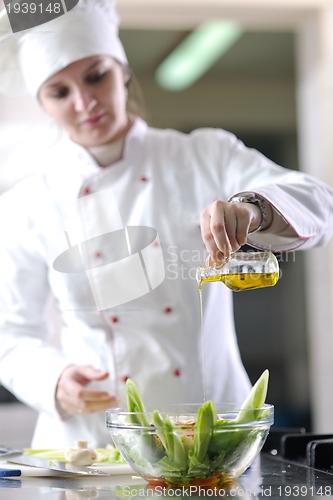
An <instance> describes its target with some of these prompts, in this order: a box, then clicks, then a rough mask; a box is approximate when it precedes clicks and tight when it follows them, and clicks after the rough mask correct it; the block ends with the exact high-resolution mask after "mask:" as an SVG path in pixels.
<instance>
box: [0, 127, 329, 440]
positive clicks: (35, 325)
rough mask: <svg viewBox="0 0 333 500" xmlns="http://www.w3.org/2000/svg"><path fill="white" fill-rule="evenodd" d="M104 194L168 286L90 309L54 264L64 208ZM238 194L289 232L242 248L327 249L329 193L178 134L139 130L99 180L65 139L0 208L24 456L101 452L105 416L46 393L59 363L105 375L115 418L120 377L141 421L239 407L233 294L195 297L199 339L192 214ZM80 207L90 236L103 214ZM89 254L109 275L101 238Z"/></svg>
mask: <svg viewBox="0 0 333 500" xmlns="http://www.w3.org/2000/svg"><path fill="white" fill-rule="evenodd" d="M105 189H111V191H112V197H113V198H112V199H113V201H112V203H113V202H114V201H116V208H117V211H118V212H117V214H116V215H115V217H116V216H117V217H118V216H119V217H120V220H121V222H122V224H123V225H124V227H127V226H133V227H149V228H153V229H154V230H155V231H156V232H157V234H158V238H157V239H156V240H154V246H155V247H156V250H158V251H159V252H162V255H163V261H164V271H165V278H164V279H163V280H162V281H161V283H160V284H159V285H158V286H156V287H153V288H152V289H151V290H150V291H149V292H148V293H146V294H144V295H142V296H138V298H134V299H133V300H130V301H128V302H126V303H123V304H118V305H117V306H115V307H111V308H98V307H96V301H95V300H94V294H93V290H92V286H91V282H90V281H89V280H88V278H87V272H85V270H83V271H81V272H80V271H79V272H77V270H76V271H75V270H74V271H73V270H69V272H61V271H59V269H58V268H57V266H55V264H54V263H55V262H57V259H58V258H59V256H60V255H63V254H66V252H68V251H69V250H70V249H71V245H72V242H71V237H70V236H71V235H73V232H72V233H71V232H70V231H69V230H68V228H69V227H71V224H72V222H73V221H72V218H73V206H74V205H75V206H76V203H77V201H78V200H81V199H82V198H83V197H85V196H87V195H91V194H94V193H99V192H101V191H103V190H105ZM249 191H251V192H256V193H258V194H260V195H261V196H263V197H265V198H266V199H267V200H268V201H269V202H270V203H271V204H272V206H273V207H274V214H275V215H274V216H275V219H276V221H277V226H276V227H278V225H279V224H278V222H279V216H281V219H280V221H281V220H282V221H283V220H285V221H287V222H288V224H289V225H290V226H291V227H292V228H293V230H294V232H295V234H294V237H291V236H290V234H289V236H284V232H283V231H280V233H279V231H278V230H277V232H278V234H271V233H269V232H268V231H262V232H257V233H253V234H252V235H251V239H249V243H250V244H252V245H253V246H255V247H258V248H270V249H274V250H277V251H278V250H293V249H296V248H299V247H302V248H308V247H311V246H314V245H320V244H325V243H326V242H327V241H328V239H329V238H330V237H331V234H332V226H333V224H332V214H333V209H332V208H333V191H332V189H331V188H330V187H328V186H327V185H325V184H324V183H321V182H320V181H317V180H315V179H313V178H312V177H310V176H308V175H306V174H303V173H299V172H294V171H290V170H286V169H283V168H281V167H279V166H277V165H275V164H273V163H272V162H271V161H269V160H268V159H266V158H265V157H263V156H262V155H261V154H259V153H258V152H256V151H254V150H250V149H247V148H245V147H244V145H243V144H242V143H241V142H240V141H238V140H237V139H236V137H235V136H234V135H232V134H230V133H227V132H225V131H223V130H219V129H201V130H197V131H194V132H192V133H190V134H183V133H180V132H177V131H173V130H158V129H153V128H150V127H148V126H147V124H146V123H145V122H144V121H142V120H141V119H136V121H135V123H134V125H133V127H132V128H131V130H130V132H129V133H128V135H127V137H126V139H125V145H124V152H123V157H122V159H120V160H119V161H117V162H116V163H114V164H112V165H111V166H110V167H106V168H100V167H99V166H98V165H97V163H96V162H95V161H94V159H93V158H92V156H91V155H90V154H89V153H88V152H87V151H86V150H85V149H84V148H82V147H80V146H78V145H75V144H73V143H72V142H71V141H69V140H68V139H65V138H64V139H61V140H60V141H59V143H58V144H57V145H56V147H54V148H53V149H52V150H49V152H48V155H47V157H46V158H44V160H43V162H42V164H41V169H40V171H39V172H38V174H36V175H34V176H31V177H29V178H28V179H26V180H24V181H23V182H21V183H20V184H18V185H17V186H15V187H14V188H13V189H12V190H10V191H8V192H7V193H5V194H4V195H2V196H1V197H0V213H1V214H3V215H4V214H5V216H3V215H2V216H1V222H0V229H1V241H0V247H1V251H0V253H1V272H0V380H1V382H2V384H3V385H4V386H5V387H7V388H8V389H9V390H10V391H12V392H13V393H14V394H15V395H16V396H17V397H18V398H19V399H20V400H22V401H23V402H24V403H26V404H28V405H30V406H32V407H33V408H35V409H36V410H38V411H39V418H38V422H37V426H36V430H35V434H34V438H33V442H32V446H35V447H47V448H48V447H63V446H69V445H72V444H73V442H74V440H75V439H87V440H88V441H90V442H91V443H92V444H93V445H96V446H105V445H106V444H107V443H108V442H110V438H109V436H108V433H107V430H106V427H105V421H104V412H101V413H98V414H92V415H89V416H86V415H84V416H76V417H71V418H63V417H62V416H60V415H59V413H58V411H57V407H56V404H55V389H56V384H57V381H58V378H59V376H60V374H61V372H62V370H63V369H64V368H65V367H66V366H68V365H70V364H89V365H92V366H94V367H95V368H100V369H103V370H107V371H109V373H110V376H109V378H108V379H107V380H105V381H103V382H99V383H98V384H96V387H97V386H98V387H99V388H105V389H107V390H109V391H111V392H114V393H116V394H118V395H119V396H120V398H121V405H122V406H125V400H124V391H125V381H126V379H127V378H128V377H130V378H132V379H133V380H134V381H135V382H136V383H137V385H138V387H139V390H140V392H141V395H142V398H143V401H144V403H145V404H146V406H147V408H148V409H154V408H159V409H161V410H162V409H165V408H167V406H168V405H169V404H173V403H184V402H186V403H191V402H196V403H198V402H199V403H200V402H202V401H203V397H206V398H207V399H213V400H214V401H215V402H216V403H219V402H223V401H237V402H238V401H242V400H243V398H244V397H245V395H246V394H247V392H248V390H249V387H250V384H249V380H248V377H247V375H246V372H245V370H244V367H243V365H242V361H241V357H240V353H239V349H238V345H237V339H236V335H235V329H234V321H233V306H232V293H231V292H230V290H228V289H227V288H226V287H225V286H223V285H222V284H220V283H217V284H209V285H207V286H206V287H204V289H203V308H204V333H203V338H201V335H200V331H201V327H200V306H199V293H198V288H197V284H196V281H195V269H196V267H197V266H198V265H201V264H203V263H204V260H205V257H206V254H205V250H204V245H203V242H202V238H201V233H200V227H199V219H200V211H201V209H202V208H204V207H207V206H208V205H210V204H211V203H212V202H213V201H214V200H215V199H222V200H229V199H231V197H232V196H234V195H235V194H237V193H240V192H249ZM112 203H111V202H110V206H111V207H113V208H114V205H112ZM88 208H89V209H88V210H86V211H85V213H84V217H83V219H84V220H83V221H82V220H81V222H82V223H83V227H84V229H86V228H88V229H89V228H90V229H89V231H90V230H92V231H93V228H94V227H97V226H98V225H99V224H100V221H101V218H102V219H103V214H101V211H100V208H98V207H97V208H96V207H95V205H94V204H93V203H91V204H90V205H89V207H88ZM81 215H82V214H81ZM111 218H112V217H111ZM74 219H75V217H74ZM74 225H75V224H74ZM283 225H284V224H283V223H282V226H283ZM72 226H73V224H72ZM89 231H88V233H87V234H91V232H89ZM69 235H70V236H69ZM92 241H93V243H94V244H95V243H96V244H97V246H98V244H100V245H101V248H97V247H96V245H95V247H94V245H93V246H92V247H91V248H90V250H91V262H94V259H95V260H96V267H97V266H103V265H106V264H107V263H108V262H109V261H110V259H111V256H110V255H111V254H110V252H111V253H112V249H110V248H108V244H107V242H106V243H105V241H104V240H103V239H98V238H97V239H96V240H92ZM92 267H94V265H92ZM128 281H129V283H128V287H129V289H132V288H131V287H134V288H135V283H134V280H133V282H131V280H128ZM117 286H118V285H117V284H115V287H117ZM50 297H53V300H54V303H55V306H56V311H57V317H58V318H59V337H60V345H59V347H55V346H51V345H49V343H48V313H47V312H45V311H47V310H48V309H47V304H48V301H49V299H50ZM203 367H204V369H203ZM265 368H266V366H265V361H264V360H263V369H265Z"/></svg>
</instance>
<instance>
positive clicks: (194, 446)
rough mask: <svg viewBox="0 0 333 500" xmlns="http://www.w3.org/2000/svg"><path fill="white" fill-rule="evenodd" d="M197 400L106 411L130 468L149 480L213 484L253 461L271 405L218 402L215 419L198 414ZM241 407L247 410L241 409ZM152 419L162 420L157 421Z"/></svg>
mask: <svg viewBox="0 0 333 500" xmlns="http://www.w3.org/2000/svg"><path fill="white" fill-rule="evenodd" d="M199 407H200V405H183V406H178V408H177V410H176V412H170V413H169V412H168V413H166V412H162V413H159V416H158V419H157V420H156V415H155V414H153V413H149V412H147V413H145V414H144V417H145V420H146V419H148V420H147V421H148V422H151V425H141V424H140V423H139V422H142V419H141V418H140V416H141V414H139V413H130V412H126V411H123V410H121V409H111V410H107V411H106V427H107V429H108V431H109V433H110V436H111V437H112V440H113V442H114V444H115V445H116V446H117V448H118V449H119V451H120V453H121V454H122V456H123V458H124V459H125V461H126V462H127V463H128V464H129V465H130V466H131V467H132V468H133V470H134V471H135V472H136V473H137V474H138V475H140V476H141V477H143V478H144V479H145V480H146V481H148V483H150V484H152V485H155V486H157V485H164V486H188V485H197V486H201V485H202V486H211V485H221V484H226V483H230V482H233V481H234V480H235V479H236V478H237V477H239V476H240V475H241V474H242V473H243V472H244V471H245V470H246V469H247V468H248V467H249V466H250V465H251V464H252V462H253V461H254V459H255V458H256V456H257V455H258V453H259V452H260V450H261V448H262V446H263V444H264V442H265V440H266V438H267V435H268V433H269V430H270V427H271V425H272V424H273V421H274V408H273V406H272V405H268V404H265V405H263V406H262V407H261V408H256V409H246V410H240V409H239V408H237V406H235V405H232V404H221V405H216V406H215V408H216V419H214V422H213V424H212V421H211V420H209V419H205V416H201V417H200V420H199V418H198V409H199ZM242 412H246V414H245V413H244V414H243V415H242ZM243 417H244V418H243ZM156 422H161V424H158V425H156Z"/></svg>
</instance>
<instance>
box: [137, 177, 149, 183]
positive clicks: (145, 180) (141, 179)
mask: <svg viewBox="0 0 333 500" xmlns="http://www.w3.org/2000/svg"><path fill="white" fill-rule="evenodd" d="M139 181H140V182H147V181H148V178H147V177H146V176H145V175H141V177H140V179H139Z"/></svg>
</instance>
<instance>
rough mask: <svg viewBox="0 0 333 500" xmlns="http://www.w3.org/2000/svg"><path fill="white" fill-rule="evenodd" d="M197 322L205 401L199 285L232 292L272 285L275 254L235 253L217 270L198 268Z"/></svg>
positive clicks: (276, 274) (275, 277) (276, 272)
mask: <svg viewBox="0 0 333 500" xmlns="http://www.w3.org/2000/svg"><path fill="white" fill-rule="evenodd" d="M196 279H197V284H198V290H199V297H200V319H201V325H200V326H201V332H200V336H201V339H200V340H201V380H202V387H203V398H204V401H206V387H207V381H206V370H205V353H204V317H203V316H204V315H203V300H202V293H203V290H202V289H203V284H204V283H213V282H219V281H220V282H222V283H223V284H224V285H225V286H227V287H228V288H230V289H231V290H232V291H234V292H239V291H242V290H255V289H257V288H264V287H268V286H274V285H276V283H277V282H278V280H279V264H278V261H277V259H276V257H275V255H274V254H273V253H271V252H269V251H265V252H235V253H234V254H232V255H231V257H230V258H229V259H227V260H226V262H225V263H224V264H223V265H222V266H220V267H198V269H197V274H196Z"/></svg>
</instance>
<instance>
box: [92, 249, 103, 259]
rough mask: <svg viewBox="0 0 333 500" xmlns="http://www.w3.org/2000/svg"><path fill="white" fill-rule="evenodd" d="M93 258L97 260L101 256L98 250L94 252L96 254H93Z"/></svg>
mask: <svg viewBox="0 0 333 500" xmlns="http://www.w3.org/2000/svg"><path fill="white" fill-rule="evenodd" d="M94 256H95V257H97V258H99V257H101V256H102V253H101V252H100V251H99V250H96V252H95V253H94Z"/></svg>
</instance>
